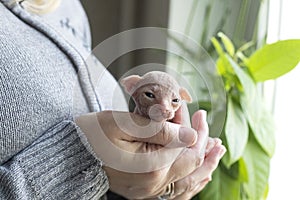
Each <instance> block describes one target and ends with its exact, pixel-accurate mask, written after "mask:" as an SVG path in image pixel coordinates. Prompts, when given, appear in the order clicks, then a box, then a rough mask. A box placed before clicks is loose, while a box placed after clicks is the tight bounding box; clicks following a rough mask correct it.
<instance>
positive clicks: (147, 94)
mask: <svg viewBox="0 0 300 200" xmlns="http://www.w3.org/2000/svg"><path fill="white" fill-rule="evenodd" d="M145 95H146V96H147V97H149V98H151V99H154V98H155V96H154V94H152V93H151V92H145Z"/></svg>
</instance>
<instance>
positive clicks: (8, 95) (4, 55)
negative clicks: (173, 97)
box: [0, 0, 225, 199]
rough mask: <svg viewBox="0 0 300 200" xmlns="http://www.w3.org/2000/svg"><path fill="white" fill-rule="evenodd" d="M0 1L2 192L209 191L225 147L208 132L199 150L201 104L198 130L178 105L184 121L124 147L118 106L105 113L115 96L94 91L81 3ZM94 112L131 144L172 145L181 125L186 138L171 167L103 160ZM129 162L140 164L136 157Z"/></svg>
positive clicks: (142, 194) (155, 194) (28, 195)
mask: <svg viewBox="0 0 300 200" xmlns="http://www.w3.org/2000/svg"><path fill="white" fill-rule="evenodd" d="M0 2H1V3H0V183H1V184H0V199H99V198H105V197H106V195H105V194H106V192H107V191H108V189H110V190H111V191H113V192H115V193H117V194H120V195H122V196H124V197H125V198H130V199H150V198H152V199H157V198H159V199H168V198H172V199H189V198H191V197H192V196H193V195H195V194H196V193H198V192H199V191H201V190H202V189H203V187H204V186H205V185H206V184H207V182H208V181H209V180H210V176H211V174H212V172H213V170H214V169H215V168H216V166H217V164H218V162H219V160H220V158H221V157H222V156H223V155H224V153H225V148H224V146H222V145H221V143H220V141H219V140H212V139H211V140H209V144H208V147H207V150H208V153H207V154H206V157H205V159H204V154H203V153H202V154H200V152H203V149H205V142H204V141H206V140H207V137H208V136H207V135H208V134H207V133H208V131H207V124H206V122H205V113H204V112H200V111H199V112H197V113H195V115H194V117H193V120H192V121H193V128H194V129H192V128H184V126H188V123H187V121H189V119H187V118H185V117H183V116H184V112H185V111H184V109H181V110H180V111H179V112H178V113H177V115H176V116H177V117H176V122H177V123H179V124H181V128H179V129H172V128H170V127H175V126H174V124H173V123H167V125H164V126H163V129H162V130H161V131H160V132H159V133H158V134H157V135H155V136H153V137H151V138H136V137H131V136H128V135H127V136H126V137H128V138H127V139H126V144H125V145H124V133H123V131H122V129H121V128H119V127H118V126H117V125H116V123H115V122H114V116H113V114H112V112H110V111H104V110H109V109H110V108H109V107H107V106H106V105H105V103H103V102H105V98H106V97H107V96H109V94H106V93H107V92H103V93H100V94H97V93H96V91H95V90H94V87H93V84H92V83H91V80H90V71H89V69H88V68H87V67H86V65H85V61H84V60H85V58H86V57H87V56H88V55H89V54H90V51H91V46H90V44H91V41H90V32H89V27H88V21H87V19H86V16H85V13H84V11H83V9H82V7H81V5H80V2H79V1H78V0H63V1H61V2H59V1H57V0H48V1H47V0H46V1H42V0H25V1H20V0H0ZM105 78H106V79H107V81H108V84H107V85H105V86H103V91H109V90H104V87H110V86H111V87H115V86H116V82H115V81H114V80H113V78H112V76H111V75H109V74H108V73H106V75H105ZM100 89H101V88H100ZM100 91H101V90H100ZM74 94H75V95H74ZM183 108H184V107H183ZM90 112H98V113H97V118H96V119H97V120H98V121H97V123H99V124H102V127H101V128H102V130H103V133H104V134H107V133H109V134H107V136H108V137H110V139H111V140H112V141H114V143H115V144H116V145H117V146H120V147H121V148H124V150H127V151H132V152H133V151H135V150H136V149H137V148H140V149H141V151H143V149H145V148H144V147H145V146H147V147H149V146H151V147H152V146H153V147H156V146H158V145H157V144H159V145H160V146H165V145H167V144H168V143H169V142H170V141H173V138H176V137H177V135H178V133H179V134H180V136H179V139H181V141H180V140H178V141H177V142H175V143H174V144H173V146H172V147H170V148H168V149H167V150H163V151H164V155H166V156H168V155H170V156H171V155H173V154H172V153H173V152H172V151H173V150H175V149H176V148H175V147H178V146H181V147H182V146H185V147H186V148H184V151H183V152H182V153H181V154H180V155H179V156H178V158H177V159H176V160H175V161H174V162H173V163H171V164H170V165H169V166H165V167H163V168H159V169H157V170H155V171H152V172H149V171H148V172H143V173H134V172H128V171H127V172H126V171H122V170H118V169H115V168H112V167H111V166H109V165H105V166H104V165H103V163H102V161H101V157H99V156H100V155H103V156H106V154H107V155H109V153H110V152H103V151H102V150H99V149H98V147H99V146H102V145H105V144H104V143H103V141H98V140H97V141H96V142H95V141H94V142H92V141H93V134H91V132H89V131H88V130H87V129H88V128H90V127H91V126H93V125H87V123H88V122H90V121H92V120H89V119H91V118H89V115H83V114H86V113H90ZM82 115H83V116H84V117H83V118H82V117H79V118H77V119H76V122H75V119H74V118H75V116H82ZM118 115H119V116H120V117H125V116H127V113H124V112H120V113H118ZM132 116H133V118H134V119H135V120H136V121H137V122H138V123H140V122H145V121H146V122H147V119H144V118H142V117H139V116H136V115H132ZM85 119H88V120H87V121H85ZM93 119H95V118H93ZM76 123H77V124H76ZM78 125H80V127H79V126H78ZM176 127H178V126H176ZM82 130H87V131H82ZM131 131H133V132H134V130H131ZM146 153H147V151H146ZM128 159H130V158H128ZM130 163H131V164H132V166H137V165H138V162H137V160H135V159H132V160H131V162H130Z"/></svg>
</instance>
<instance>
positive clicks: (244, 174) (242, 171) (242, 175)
mask: <svg viewBox="0 0 300 200" xmlns="http://www.w3.org/2000/svg"><path fill="white" fill-rule="evenodd" d="M248 177H249V175H248V171H247V165H246V163H245V161H244V159H243V158H240V159H239V180H240V181H241V182H247V181H249V178H248Z"/></svg>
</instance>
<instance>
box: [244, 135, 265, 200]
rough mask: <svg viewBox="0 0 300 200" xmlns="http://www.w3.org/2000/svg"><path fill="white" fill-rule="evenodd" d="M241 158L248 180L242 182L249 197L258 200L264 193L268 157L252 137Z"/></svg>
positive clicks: (262, 197)
mask: <svg viewBox="0 0 300 200" xmlns="http://www.w3.org/2000/svg"><path fill="white" fill-rule="evenodd" d="M243 160H244V161H245V164H246V166H247V170H248V174H249V176H248V182H247V183H245V184H243V186H244V188H245V191H247V193H248V196H249V199H253V200H260V199H264V197H265V195H266V187H267V185H268V178H269V170H270V157H269V156H268V155H267V154H266V153H265V151H263V149H262V148H261V147H260V146H259V144H258V143H257V142H256V141H255V139H254V138H253V137H250V138H249V141H248V143H247V146H246V149H245V153H244V155H243Z"/></svg>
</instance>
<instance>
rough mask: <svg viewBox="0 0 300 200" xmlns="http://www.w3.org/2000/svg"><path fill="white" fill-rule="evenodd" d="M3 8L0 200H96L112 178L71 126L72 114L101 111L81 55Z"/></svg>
mask: <svg viewBox="0 0 300 200" xmlns="http://www.w3.org/2000/svg"><path fill="white" fill-rule="evenodd" d="M5 1H6V0H0V19H1V20H0V199H54V200H56V199H62V200H64V199H99V198H101V197H103V195H104V194H105V193H106V191H107V190H108V186H109V185H108V180H107V176H106V175H105V172H104V171H103V169H102V167H101V161H100V160H97V159H96V158H95V157H93V156H92V154H91V153H90V152H89V151H88V149H87V146H88V145H87V144H85V143H84V142H83V141H82V140H81V139H80V138H81V137H82V135H83V133H81V131H80V129H79V128H78V127H77V126H76V124H74V122H73V116H74V112H76V113H77V114H80V113H81V114H84V112H89V111H91V108H94V107H97V104H96V103H95V104H93V102H97V101H96V100H93V99H94V97H93V91H92V89H90V88H91V87H90V85H89V80H88V76H87V75H86V74H84V73H82V74H80V76H79V75H78V68H79V67H80V66H83V65H82V63H80V60H81V58H80V54H79V53H78V52H77V51H76V50H74V49H72V47H70V45H68V44H69V43H68V42H65V41H64V40H63V39H62V38H61V37H58V35H57V34H55V33H54V32H53V31H51V30H50V29H48V28H47V27H48V26H46V25H45V24H43V23H39V21H38V20H39V19H38V18H35V17H34V16H31V15H30V14H28V13H26V12H23V10H22V9H21V8H20V7H13V8H11V9H8V8H7V7H5V6H4V4H2V3H1V2H5ZM62 2H64V3H65V2H69V3H72V1H62ZM75 14H76V12H75ZM81 71H84V70H81ZM79 79H80V80H79ZM80 83H85V85H80V87H79V89H78V90H79V91H78V92H76V97H78V99H75V98H74V85H78V84H80ZM88 98H89V99H88ZM75 101H76V103H74V102H75ZM91 102H92V103H91ZM76 107H80V108H76ZM92 111H95V110H92ZM78 112H80V113H78Z"/></svg>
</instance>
